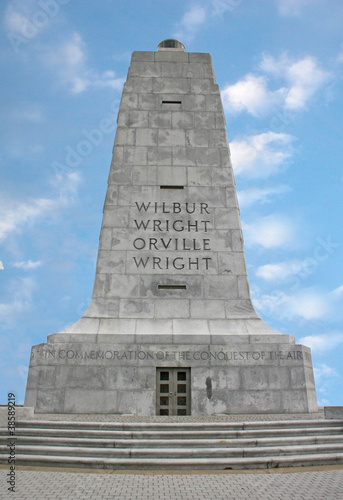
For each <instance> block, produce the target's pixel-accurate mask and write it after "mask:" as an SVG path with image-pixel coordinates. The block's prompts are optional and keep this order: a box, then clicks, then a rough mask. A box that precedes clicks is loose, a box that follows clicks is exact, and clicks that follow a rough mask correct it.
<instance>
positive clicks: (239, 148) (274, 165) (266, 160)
mask: <svg viewBox="0 0 343 500" xmlns="http://www.w3.org/2000/svg"><path fill="white" fill-rule="evenodd" d="M293 141H294V137H293V136H291V135H289V134H282V133H276V132H265V133H263V134H258V135H251V136H247V137H244V138H242V139H240V140H239V139H234V140H233V141H232V142H231V144H230V150H231V156H232V164H233V168H234V171H235V174H236V175H245V176H247V177H251V178H256V177H268V176H270V175H273V174H275V173H277V172H278V171H279V170H280V168H284V167H285V166H286V165H287V162H288V160H290V158H291V157H292V154H293V148H292V143H293Z"/></svg>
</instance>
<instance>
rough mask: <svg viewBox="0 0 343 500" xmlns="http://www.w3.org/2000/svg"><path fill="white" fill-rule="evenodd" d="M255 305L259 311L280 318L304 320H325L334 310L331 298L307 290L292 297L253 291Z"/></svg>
mask: <svg viewBox="0 0 343 500" xmlns="http://www.w3.org/2000/svg"><path fill="white" fill-rule="evenodd" d="M253 303H254V305H255V306H256V309H257V310H258V311H261V312H263V313H264V314H266V315H268V316H275V317H279V318H282V319H283V318H287V319H294V318H302V319H305V320H308V321H310V320H318V319H322V318H325V317H326V316H327V315H328V314H329V313H330V312H331V310H332V303H331V300H330V298H329V297H328V296H327V295H326V294H323V293H320V292H316V291H314V290H312V289H305V290H302V291H301V292H298V293H297V294H294V295H292V296H290V295H287V294H286V293H284V292H283V291H281V290H276V291H274V292H272V293H271V294H262V295H261V294H260V293H259V291H258V290H256V289H255V290H253Z"/></svg>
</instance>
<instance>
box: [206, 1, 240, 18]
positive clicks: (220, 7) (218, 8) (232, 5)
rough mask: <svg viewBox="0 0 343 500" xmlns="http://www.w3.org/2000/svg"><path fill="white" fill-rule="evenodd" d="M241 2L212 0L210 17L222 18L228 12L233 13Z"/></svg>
mask: <svg viewBox="0 0 343 500" xmlns="http://www.w3.org/2000/svg"><path fill="white" fill-rule="evenodd" d="M242 2H243V0H212V2H211V3H212V15H214V16H219V17H223V15H224V14H225V13H226V12H228V11H230V12H232V11H234V10H235V9H236V8H237V7H239V5H240V4H241V3H242Z"/></svg>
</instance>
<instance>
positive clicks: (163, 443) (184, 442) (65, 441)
mask: <svg viewBox="0 0 343 500" xmlns="http://www.w3.org/2000/svg"><path fill="white" fill-rule="evenodd" d="M16 438H17V441H16V442H17V445H25V446H28V445H30V446H31V447H32V446H51V447H53V446H57V447H58V446H65V447H68V446H69V447H85V448H116V449H118V448H133V449H136V448H162V449H164V448H185V447H192V448H214V447H218V448H225V447H230V448H243V447H252V448H256V447H271V446H275V447H279V446H280V438H279V437H278V438H272V437H269V438H246V439H234V438H232V439H206V438H199V439H111V438H108V439H98V438H96V437H94V438H91V439H83V438H75V437H42V436H20V435H17V436H16ZM7 439H8V438H7V437H3V438H0V445H6V444H7V442H8V441H7ZM339 443H341V444H342V443H343V434H341V435H328V436H298V437H297V436H292V437H289V436H287V437H283V438H282V445H283V446H284V445H287V446H294V445H301V446H304V445H308V446H310V445H311V446H313V445H318V444H321V445H324V444H339Z"/></svg>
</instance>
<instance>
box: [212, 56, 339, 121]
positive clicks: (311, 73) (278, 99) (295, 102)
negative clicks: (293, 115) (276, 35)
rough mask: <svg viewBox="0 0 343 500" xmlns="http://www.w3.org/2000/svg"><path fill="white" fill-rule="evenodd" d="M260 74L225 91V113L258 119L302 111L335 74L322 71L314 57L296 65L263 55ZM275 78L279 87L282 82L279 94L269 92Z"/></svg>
mask: <svg viewBox="0 0 343 500" xmlns="http://www.w3.org/2000/svg"><path fill="white" fill-rule="evenodd" d="M259 71H261V72H262V73H263V74H262V75H259V74H252V73H249V74H248V75H246V76H245V77H244V78H242V79H241V80H239V81H238V82H237V83H235V84H233V85H228V86H227V87H225V88H224V89H223V91H222V98H223V105H224V109H225V110H226V111H228V112H231V113H232V112H241V111H247V112H248V113H250V114H252V115H253V116H257V117H260V116H263V115H266V114H268V113H270V112H272V111H273V109H275V108H284V110H285V111H299V110H301V109H304V108H305V107H306V105H307V104H308V102H309V100H310V99H311V98H312V97H314V95H315V94H316V93H318V92H319V90H320V89H321V88H322V87H323V86H324V85H325V84H326V83H328V82H329V81H330V80H331V79H332V74H331V73H329V72H328V71H325V70H324V69H322V68H321V67H320V65H319V63H318V61H317V60H316V58H315V57H312V56H306V57H304V58H302V59H299V60H298V61H294V60H291V59H290V58H289V57H287V56H286V55H285V54H283V55H282V56H281V57H279V58H278V59H277V58H274V57H272V56H271V55H269V54H264V55H263V57H262V61H261V63H260V65H259ZM273 78H274V79H276V81H277V82H278V85H280V83H279V80H282V84H281V86H280V87H279V88H277V89H276V90H271V89H270V88H269V85H270V80H271V79H273ZM274 86H275V85H274Z"/></svg>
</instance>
